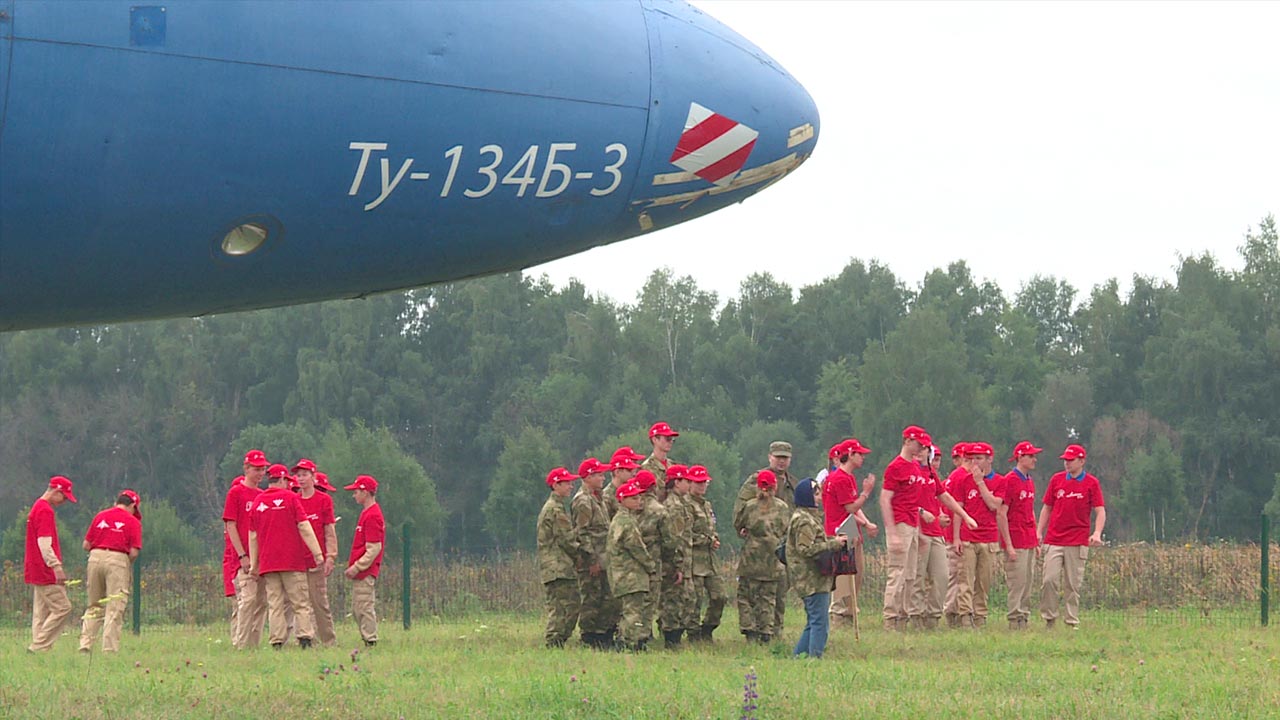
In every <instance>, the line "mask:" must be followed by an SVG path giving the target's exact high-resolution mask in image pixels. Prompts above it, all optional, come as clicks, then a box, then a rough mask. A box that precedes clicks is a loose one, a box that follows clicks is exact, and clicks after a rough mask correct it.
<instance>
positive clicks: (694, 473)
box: [686, 465, 711, 483]
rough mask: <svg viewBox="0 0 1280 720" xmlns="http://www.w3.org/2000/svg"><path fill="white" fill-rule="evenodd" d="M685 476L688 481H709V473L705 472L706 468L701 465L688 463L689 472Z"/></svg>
mask: <svg viewBox="0 0 1280 720" xmlns="http://www.w3.org/2000/svg"><path fill="white" fill-rule="evenodd" d="M686 477H688V478H689V482H695V483H704V482H711V475H710V474H709V473H708V472H707V469H706V468H705V467H703V466H701V465H690V466H689V474H688V475H687V476H686Z"/></svg>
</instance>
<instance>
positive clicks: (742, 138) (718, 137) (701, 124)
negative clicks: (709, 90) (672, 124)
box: [671, 103, 760, 187]
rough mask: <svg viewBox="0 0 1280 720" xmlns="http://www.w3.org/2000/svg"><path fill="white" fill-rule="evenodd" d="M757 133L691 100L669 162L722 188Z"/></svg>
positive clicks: (744, 158) (738, 168) (739, 167)
mask: <svg viewBox="0 0 1280 720" xmlns="http://www.w3.org/2000/svg"><path fill="white" fill-rule="evenodd" d="M759 136H760V133H758V132H756V131H755V130H752V129H751V128H749V127H747V126H746V125H743V124H742V123H740V122H737V121H734V120H730V119H729V118H727V117H725V116H723V115H720V114H719V113H715V112H712V111H711V110H709V109H708V108H705V107H703V106H701V105H699V104H698V103H690V104H689V118H688V119H687V120H685V121H684V133H683V134H681V135H680V141H679V142H678V143H676V150H675V152H673V153H671V163H672V164H673V165H675V166H676V167H679V168H680V169H681V170H685V171H687V172H691V173H693V174H694V175H697V176H698V177H700V178H702V179H703V180H706V181H707V182H710V183H714V184H716V185H719V186H722V187H723V186H725V185H728V184H729V183H731V182H733V179H734V178H735V177H737V176H738V172H739V171H741V170H742V166H743V165H745V164H746V162H747V157H748V156H749V155H751V149H752V148H754V147H755V146H756V138H757V137H759Z"/></svg>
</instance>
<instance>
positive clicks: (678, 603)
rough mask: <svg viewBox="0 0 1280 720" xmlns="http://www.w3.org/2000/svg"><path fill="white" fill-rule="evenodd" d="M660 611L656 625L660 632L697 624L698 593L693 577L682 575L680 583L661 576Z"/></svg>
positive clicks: (689, 627) (686, 627)
mask: <svg viewBox="0 0 1280 720" xmlns="http://www.w3.org/2000/svg"><path fill="white" fill-rule="evenodd" d="M661 602H662V613H661V615H660V617H659V621H658V625H659V626H660V627H661V628H662V632H664V633H665V632H673V631H676V630H686V629H691V628H694V627H696V626H697V619H698V593H697V591H696V590H694V588H693V578H691V577H684V578H683V579H681V581H680V584H679V585H677V584H675V582H673V579H672V578H668V577H663V578H662V601H661Z"/></svg>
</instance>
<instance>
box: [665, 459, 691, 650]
mask: <svg viewBox="0 0 1280 720" xmlns="http://www.w3.org/2000/svg"><path fill="white" fill-rule="evenodd" d="M689 485H690V483H689V468H687V467H685V466H684V465H679V464H676V463H672V464H670V465H668V466H667V477H666V487H667V499H666V500H665V501H663V503H662V507H663V509H664V510H666V511H667V526H668V528H669V531H670V534H671V541H672V544H673V545H674V548H675V549H674V552H673V553H672V554H671V556H672V561H671V568H670V569H668V568H665V567H664V568H663V569H664V572H663V575H662V605H661V607H660V609H659V618H658V625H659V627H660V628H661V630H662V638H663V641H664V646H665V647H666V648H667V649H674V648H676V647H678V646H679V645H680V639H681V636H682V635H684V631H685V630H686V629H688V628H690V627H692V626H693V624H694V620H693V616H694V615H696V614H697V612H698V596H697V594H696V593H695V592H694V591H693V506H692V504H691V503H690V498H689ZM672 570H674V572H672Z"/></svg>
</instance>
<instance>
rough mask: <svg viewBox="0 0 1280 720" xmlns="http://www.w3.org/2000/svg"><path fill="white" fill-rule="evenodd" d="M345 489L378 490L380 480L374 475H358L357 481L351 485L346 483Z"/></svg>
mask: <svg viewBox="0 0 1280 720" xmlns="http://www.w3.org/2000/svg"><path fill="white" fill-rule="evenodd" d="M342 489H343V490H364V491H366V492H371V493H376V492H378V481H377V480H374V479H373V476H372V475H357V476H356V481H355V482H353V483H351V484H350V485H344V486H343V488H342Z"/></svg>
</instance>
